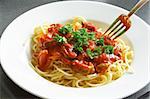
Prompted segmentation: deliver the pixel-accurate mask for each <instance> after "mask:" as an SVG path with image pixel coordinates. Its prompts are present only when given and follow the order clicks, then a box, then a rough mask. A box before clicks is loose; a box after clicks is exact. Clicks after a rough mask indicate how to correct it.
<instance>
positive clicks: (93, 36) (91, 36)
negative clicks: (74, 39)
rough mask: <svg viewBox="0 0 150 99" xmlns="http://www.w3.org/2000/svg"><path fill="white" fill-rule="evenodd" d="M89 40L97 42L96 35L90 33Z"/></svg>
mask: <svg viewBox="0 0 150 99" xmlns="http://www.w3.org/2000/svg"><path fill="white" fill-rule="evenodd" d="M88 39H90V40H95V33H94V32H91V33H88Z"/></svg>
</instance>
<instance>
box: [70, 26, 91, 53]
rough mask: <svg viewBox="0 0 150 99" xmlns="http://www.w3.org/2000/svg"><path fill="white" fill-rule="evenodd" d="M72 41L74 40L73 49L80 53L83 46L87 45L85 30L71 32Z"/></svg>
mask: <svg viewBox="0 0 150 99" xmlns="http://www.w3.org/2000/svg"><path fill="white" fill-rule="evenodd" d="M72 34H73V39H74V40H75V43H74V49H75V50H77V51H79V52H81V51H83V48H82V47H83V46H87V45H88V39H89V38H88V33H87V32H86V29H80V30H78V31H76V32H73V33H72Z"/></svg>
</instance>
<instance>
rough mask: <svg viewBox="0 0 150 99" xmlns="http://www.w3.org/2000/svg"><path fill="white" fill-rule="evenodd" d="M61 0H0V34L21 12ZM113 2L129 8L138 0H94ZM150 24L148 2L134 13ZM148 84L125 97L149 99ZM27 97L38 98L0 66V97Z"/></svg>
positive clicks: (149, 4)
mask: <svg viewBox="0 0 150 99" xmlns="http://www.w3.org/2000/svg"><path fill="white" fill-rule="evenodd" d="M55 1H63V0H0V36H1V35H2V33H3V31H4V30H5V28H6V27H7V26H8V24H9V23H11V22H12V21H13V20H14V19H15V18H16V17H18V16H19V15H21V14H22V13H24V12H26V11H28V10H30V9H32V8H34V7H37V6H40V5H42V4H46V3H51V2H55ZM95 1H100V2H106V3H109V4H113V5H116V6H119V7H122V8H124V9H127V10H130V9H131V8H132V7H133V6H134V5H135V4H136V3H137V2H138V1H139V0H95ZM136 14H137V15H138V16H139V17H140V18H142V19H143V20H144V21H145V22H147V23H148V24H150V3H148V4H146V5H145V6H144V7H143V8H141V9H140V10H139V11H138V12H137V13H136ZM149 91H150V84H148V85H146V86H145V87H144V88H143V89H141V90H140V91H138V92H136V93H135V94H133V95H131V96H129V97H127V98H125V99H150V92H149ZM22 98H23V99H29V98H32V99H33V98H34V99H35V98H36V99H37V98H38V97H36V96H34V95H32V94H30V93H28V92H26V91H24V90H23V89H22V88H20V87H18V86H17V85H16V84H15V83H13V82H12V81H11V80H10V78H8V76H7V75H6V74H5V73H4V71H3V69H2V67H1V66H0V99H22Z"/></svg>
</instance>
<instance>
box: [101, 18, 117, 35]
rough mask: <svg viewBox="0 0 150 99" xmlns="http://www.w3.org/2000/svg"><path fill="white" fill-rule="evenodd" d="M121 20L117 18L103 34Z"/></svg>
mask: <svg viewBox="0 0 150 99" xmlns="http://www.w3.org/2000/svg"><path fill="white" fill-rule="evenodd" d="M118 21H119V19H118V18H117V19H116V20H115V21H114V22H113V23H112V24H111V25H110V27H109V28H108V29H107V30H106V31H105V33H104V34H103V36H104V35H105V34H106V33H107V32H108V31H109V30H110V29H111V28H112V27H113V26H114V25H115V24H116V23H117V22H118Z"/></svg>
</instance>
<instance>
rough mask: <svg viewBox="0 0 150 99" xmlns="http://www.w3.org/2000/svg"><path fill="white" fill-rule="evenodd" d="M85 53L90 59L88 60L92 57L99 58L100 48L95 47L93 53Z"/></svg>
mask: <svg viewBox="0 0 150 99" xmlns="http://www.w3.org/2000/svg"><path fill="white" fill-rule="evenodd" d="M86 53H87V55H88V56H89V57H90V59H93V58H94V57H96V56H99V55H100V54H101V53H102V50H101V48H100V47H97V48H95V49H94V51H93V52H92V51H91V50H90V49H87V50H86Z"/></svg>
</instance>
